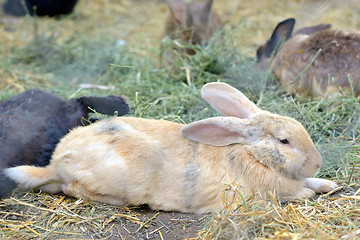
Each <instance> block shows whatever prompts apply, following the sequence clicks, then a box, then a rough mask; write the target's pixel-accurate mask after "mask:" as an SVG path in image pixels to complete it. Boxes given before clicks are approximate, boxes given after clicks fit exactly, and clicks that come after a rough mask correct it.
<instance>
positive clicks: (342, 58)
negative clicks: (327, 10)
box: [272, 29, 360, 97]
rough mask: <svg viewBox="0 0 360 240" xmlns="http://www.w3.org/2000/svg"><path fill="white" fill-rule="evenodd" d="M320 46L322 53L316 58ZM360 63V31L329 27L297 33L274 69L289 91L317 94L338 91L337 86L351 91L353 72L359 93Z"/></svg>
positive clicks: (273, 66)
mask: <svg viewBox="0 0 360 240" xmlns="http://www.w3.org/2000/svg"><path fill="white" fill-rule="evenodd" d="M319 49H321V52H320V53H319V54H318V56H317V57H316V58H315V56H316V55H317V53H318V51H319ZM312 61H313V63H312V64H311V65H310V66H308V65H309V64H310V63H311V62H312ZM359 63H360V34H359V33H356V32H345V31H341V30H332V29H328V30H323V31H319V32H316V33H313V34H310V35H305V34H296V35H294V36H293V37H292V38H290V39H289V40H288V41H286V42H285V43H284V44H283V46H282V48H281V49H280V50H279V52H278V54H277V55H276V57H275V59H274V62H273V65H272V69H273V72H274V74H275V76H276V77H277V78H278V79H280V81H281V83H282V84H283V85H284V87H285V88H286V89H287V91H288V92H290V93H292V94H300V95H312V96H314V97H318V96H323V95H325V94H328V93H329V94H331V93H336V92H338V87H337V86H336V85H338V86H340V87H344V88H345V89H347V91H349V90H350V82H349V79H348V75H351V77H352V81H353V87H354V93H355V95H356V96H358V95H359V94H360V78H359V76H360V68H359V67H360V65H359ZM304 69H306V70H304ZM332 78H333V79H334V81H332Z"/></svg>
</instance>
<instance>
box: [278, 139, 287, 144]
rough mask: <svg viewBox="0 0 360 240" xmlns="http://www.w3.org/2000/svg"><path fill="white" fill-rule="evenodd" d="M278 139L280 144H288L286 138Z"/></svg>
mask: <svg viewBox="0 0 360 240" xmlns="http://www.w3.org/2000/svg"><path fill="white" fill-rule="evenodd" d="M279 141H280V142H281V143H282V144H289V141H288V140H287V139H286V138H284V139H280V140H279Z"/></svg>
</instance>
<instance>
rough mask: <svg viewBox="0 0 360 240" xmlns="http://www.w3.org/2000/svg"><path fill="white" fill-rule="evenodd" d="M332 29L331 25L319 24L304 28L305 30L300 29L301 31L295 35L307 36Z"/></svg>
mask: <svg viewBox="0 0 360 240" xmlns="http://www.w3.org/2000/svg"><path fill="white" fill-rule="evenodd" d="M330 28H331V24H318V25H315V26H310V27H304V28H300V29H299V30H297V31H296V32H295V33H294V35H297V34H305V35H310V34H313V33H316V32H319V31H322V30H326V29H330Z"/></svg>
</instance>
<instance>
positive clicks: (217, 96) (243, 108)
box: [5, 83, 336, 213]
mask: <svg viewBox="0 0 360 240" xmlns="http://www.w3.org/2000/svg"><path fill="white" fill-rule="evenodd" d="M202 96H203V98H204V99H205V100H206V101H207V102H209V103H210V105H212V106H213V107H214V108H215V109H216V110H217V111H219V112H220V113H221V114H223V115H225V117H213V118H209V119H204V120H201V121H197V122H194V123H191V124H188V125H183V124H179V123H174V122H169V121H164V120H149V119H142V118H134V117H117V118H111V119H106V120H102V121H99V122H98V123H95V124H92V125H90V126H86V127H78V128H76V129H75V130H72V131H71V132H70V133H69V134H68V135H67V136H65V137H64V138H63V139H62V140H61V142H60V143H59V144H58V146H57V148H56V150H55V153H54V155H53V157H52V160H51V163H50V165H49V166H47V167H44V168H42V167H34V166H19V167H14V168H9V169H7V170H5V173H6V174H7V176H8V177H10V178H11V179H13V180H14V181H16V182H18V183H19V184H20V186H22V187H25V188H35V187H39V188H40V189H41V190H43V191H47V192H50V193H59V192H61V191H63V192H64V193H66V194H68V195H71V196H74V197H77V198H84V199H89V200H94V201H99V202H103V203H109V204H115V205H125V204H130V205H140V204H148V205H149V206H150V207H151V208H152V209H161V210H175V211H182V212H196V213H203V212H209V211H217V210H219V209H221V208H222V200H223V197H224V193H228V194H231V193H230V192H231V191H225V190H226V189H227V185H226V184H225V183H237V184H239V186H240V188H241V191H242V192H243V194H245V195H252V194H256V195H257V197H258V198H261V197H263V198H266V196H267V194H268V193H269V191H271V192H273V193H276V195H277V196H278V197H279V198H280V199H282V200H286V199H297V198H309V197H312V196H313V195H314V194H315V192H328V191H330V190H332V189H333V188H335V187H336V184H335V183H334V182H332V181H329V180H325V179H318V178H310V177H312V176H313V175H314V174H315V173H316V172H317V171H318V170H319V168H320V166H321V164H322V157H321V155H320V153H319V152H318V151H317V149H316V148H315V146H314V144H313V142H312V140H311V138H310V136H309V134H308V133H307V131H306V130H305V129H304V127H303V126H302V125H301V124H300V123H299V122H297V121H296V120H294V119H292V118H289V117H283V116H279V115H276V114H272V113H270V112H267V111H263V110H261V109H259V108H258V107H257V106H256V105H255V104H254V103H252V102H251V101H250V100H249V99H248V98H246V96H245V95H243V94H242V93H241V92H240V91H238V90H237V89H235V88H233V87H231V86H229V85H227V84H224V83H208V84H206V85H205V86H204V87H203V88H202ZM230 196H231V195H230Z"/></svg>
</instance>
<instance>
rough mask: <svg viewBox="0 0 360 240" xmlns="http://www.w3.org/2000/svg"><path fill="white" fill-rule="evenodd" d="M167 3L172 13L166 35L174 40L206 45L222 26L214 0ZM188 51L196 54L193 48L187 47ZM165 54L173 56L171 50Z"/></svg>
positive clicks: (175, 0) (170, 0)
mask: <svg viewBox="0 0 360 240" xmlns="http://www.w3.org/2000/svg"><path fill="white" fill-rule="evenodd" d="M167 4H168V6H169V9H170V15H169V16H168V18H167V20H166V25H165V31H164V36H169V37H170V38H171V39H173V40H179V41H180V42H181V43H185V44H186V43H191V44H199V45H205V44H206V43H207V41H208V40H210V38H211V37H212V36H213V35H214V34H215V32H216V31H217V30H219V29H220V28H221V26H222V21H221V19H220V16H219V15H218V14H217V13H216V12H215V11H212V5H213V0H205V1H204V2H202V3H198V2H190V3H185V2H184V0H167ZM186 52H187V54H189V55H193V54H195V52H194V51H193V50H192V49H187V50H186ZM164 54H165V56H166V57H167V58H172V56H171V53H170V52H169V51H166V52H165V53H164Z"/></svg>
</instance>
